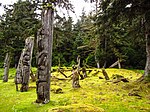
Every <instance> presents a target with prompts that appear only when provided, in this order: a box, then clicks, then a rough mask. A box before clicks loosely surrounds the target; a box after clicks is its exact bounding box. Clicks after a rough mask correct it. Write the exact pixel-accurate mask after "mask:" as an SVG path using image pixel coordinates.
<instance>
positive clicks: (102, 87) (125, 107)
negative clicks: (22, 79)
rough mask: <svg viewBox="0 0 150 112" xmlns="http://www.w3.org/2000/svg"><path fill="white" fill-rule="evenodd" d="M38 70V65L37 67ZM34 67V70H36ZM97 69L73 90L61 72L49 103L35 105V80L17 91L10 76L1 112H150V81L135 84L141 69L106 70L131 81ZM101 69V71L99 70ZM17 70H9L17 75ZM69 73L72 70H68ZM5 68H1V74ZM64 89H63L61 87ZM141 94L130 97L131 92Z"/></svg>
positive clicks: (0, 96)
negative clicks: (105, 75) (105, 76)
mask: <svg viewBox="0 0 150 112" xmlns="http://www.w3.org/2000/svg"><path fill="white" fill-rule="evenodd" d="M34 70H36V68H34ZM34 70H33V71H34ZM97 71H98V69H93V71H92V72H91V73H90V74H88V77H87V78H86V79H84V80H80V85H81V88H79V89H72V86H71V80H70V79H69V78H68V79H65V78H64V77H63V75H61V74H59V73H58V72H54V73H52V75H53V76H55V77H57V78H59V79H64V80H58V79H56V78H54V77H53V78H52V79H51V101H50V103H49V104H46V105H44V104H36V103H34V101H35V100H36V83H35V82H31V83H30V89H29V91H28V92H17V91H16V90H15V84H14V82H13V79H12V78H11V77H10V79H9V81H8V82H7V83H3V82H2V80H0V111H1V112H47V111H48V112H149V111H150V106H149V105H150V94H149V93H150V83H147V84H142V83H135V80H136V79H137V78H139V77H140V76H141V75H142V74H141V73H140V72H138V71H135V70H134V71H133V70H126V69H106V71H107V73H108V74H109V77H111V76H112V75H113V74H119V75H122V76H124V77H125V78H128V79H129V80H130V82H129V83H124V82H119V83H112V82H111V81H106V80H105V79H99V76H101V77H103V75H102V73H101V72H99V73H98V74H97V75H93V74H94V73H95V72H97ZM99 71H101V70H99ZM11 74H15V69H11V70H10V76H12V77H13V76H14V75H11ZM65 74H66V75H68V76H69V75H70V74H71V72H70V71H67V72H65ZM1 75H2V69H0V76H1ZM61 89H62V90H61ZM133 92H135V93H137V94H138V95H140V96H141V97H139V96H129V95H128V94H129V93H133Z"/></svg>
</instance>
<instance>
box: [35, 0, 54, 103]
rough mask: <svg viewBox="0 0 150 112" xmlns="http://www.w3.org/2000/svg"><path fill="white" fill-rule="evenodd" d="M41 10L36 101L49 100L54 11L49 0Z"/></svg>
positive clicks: (44, 101) (45, 101)
mask: <svg viewBox="0 0 150 112" xmlns="http://www.w3.org/2000/svg"><path fill="white" fill-rule="evenodd" d="M44 6H45V7H44V8H43V10H42V28H41V29H40V30H39V32H38V39H37V45H38V57H37V66H38V67H37V82H36V85H37V88H36V92H37V100H36V102H37V103H44V104H46V103H48V102H49V101H50V70H51V63H52V61H51V60H52V45H53V17H54V12H53V8H52V3H51V2H50V0H46V1H45V2H44Z"/></svg>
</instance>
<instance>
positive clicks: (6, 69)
mask: <svg viewBox="0 0 150 112" xmlns="http://www.w3.org/2000/svg"><path fill="white" fill-rule="evenodd" d="M9 65H10V54H9V53H6V56H5V60H4V76H3V82H7V81H8V75H9Z"/></svg>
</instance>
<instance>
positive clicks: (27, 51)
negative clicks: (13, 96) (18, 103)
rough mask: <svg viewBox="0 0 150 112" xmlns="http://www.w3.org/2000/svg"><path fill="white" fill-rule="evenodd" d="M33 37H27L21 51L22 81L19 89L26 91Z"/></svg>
mask: <svg viewBox="0 0 150 112" xmlns="http://www.w3.org/2000/svg"><path fill="white" fill-rule="evenodd" d="M33 46H34V38H33V37H28V38H27V39H26V41H25V48H24V49H23V53H22V60H21V61H22V68H21V69H22V82H21V88H20V91H21V92H24V91H28V86H29V78H30V69H31V60H32V51H33Z"/></svg>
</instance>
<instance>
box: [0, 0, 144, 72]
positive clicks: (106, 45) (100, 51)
mask: <svg viewBox="0 0 150 112" xmlns="http://www.w3.org/2000/svg"><path fill="white" fill-rule="evenodd" d="M97 4H98V3H97ZM98 6H99V5H98ZM103 6H104V5H103ZM4 8H5V13H4V14H3V15H2V16H1V18H0V43H1V44H0V67H3V63H4V59H5V55H6V53H10V54H11V67H16V65H17V63H18V60H19V57H20V54H21V52H22V49H23V48H24V43H25V42H24V41H25V39H26V38H27V37H29V36H33V37H35V46H34V52H33V58H32V59H33V60H32V66H36V52H37V47H36V38H37V31H38V29H40V27H41V17H40V15H39V13H38V12H37V11H36V10H37V8H38V6H37V3H36V2H35V1H29V0H27V1H21V0H19V1H18V2H17V3H14V4H13V5H7V6H4ZM100 8H101V7H100V6H99V7H96V10H93V11H92V12H91V13H89V14H86V13H85V11H84V10H83V12H82V15H81V16H80V19H78V20H77V22H76V23H75V22H74V21H73V18H72V17H66V16H63V17H61V16H59V13H58V12H56V13H55V20H54V40H53V56H52V66H58V65H61V66H72V65H73V64H76V63H77V57H78V55H80V57H81V63H82V65H87V66H90V67H97V63H99V65H100V67H106V68H107V67H109V66H110V65H111V64H113V63H114V62H116V61H117V60H118V59H119V60H120V61H121V66H122V67H123V68H133V69H144V67H145V62H146V52H145V37H144V30H143V29H144V28H143V24H142V21H141V20H142V17H141V16H136V17H135V18H132V20H131V21H130V20H128V21H127V19H126V18H125V17H124V16H122V17H120V18H121V19H119V20H118V21H117V24H116V20H114V21H113V19H112V21H113V22H112V21H111V25H110V23H109V22H108V21H105V20H107V19H106V18H107V17H105V16H101V15H102V14H101V12H97V10H99V9H100ZM38 10H39V9H38ZM98 15H99V16H98Z"/></svg>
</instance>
